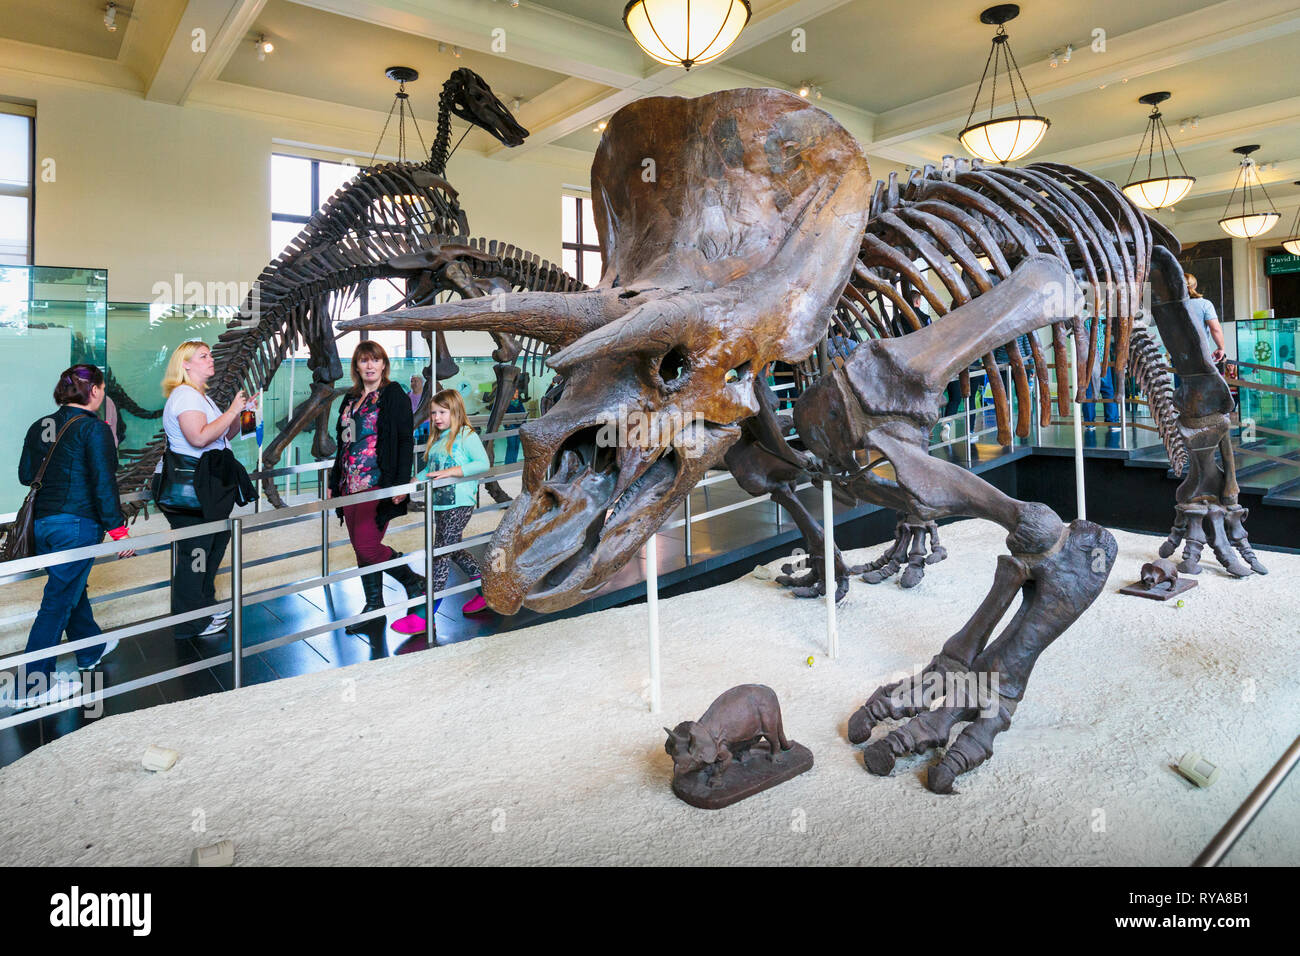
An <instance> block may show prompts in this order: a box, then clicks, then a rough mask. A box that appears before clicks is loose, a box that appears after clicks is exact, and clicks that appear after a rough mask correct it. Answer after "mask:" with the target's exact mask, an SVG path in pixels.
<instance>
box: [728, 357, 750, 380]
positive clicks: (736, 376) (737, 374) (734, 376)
mask: <svg viewBox="0 0 1300 956" xmlns="http://www.w3.org/2000/svg"><path fill="white" fill-rule="evenodd" d="M749 369H750V363H749V362H742V363H741V364H740V365H737V366H736V367H735V368H731V369H727V374H726V375H725V376H724V380H725V381H726V383H727V384H728V385H735V384H736V383H737V382H739V381H740V380H741V379H742V378H744V377H745V376H746V375H748V374H749Z"/></svg>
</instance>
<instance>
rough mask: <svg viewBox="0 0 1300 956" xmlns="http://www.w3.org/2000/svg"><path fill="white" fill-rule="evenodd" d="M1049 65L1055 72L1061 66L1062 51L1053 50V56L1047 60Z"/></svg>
mask: <svg viewBox="0 0 1300 956" xmlns="http://www.w3.org/2000/svg"><path fill="white" fill-rule="evenodd" d="M1047 65H1048V66H1050V67H1051V68H1052V69H1053V70H1054V69H1056V68H1057V67H1058V66H1060V65H1061V51H1060V50H1053V51H1052V55H1051V56H1050V57H1048V58H1047Z"/></svg>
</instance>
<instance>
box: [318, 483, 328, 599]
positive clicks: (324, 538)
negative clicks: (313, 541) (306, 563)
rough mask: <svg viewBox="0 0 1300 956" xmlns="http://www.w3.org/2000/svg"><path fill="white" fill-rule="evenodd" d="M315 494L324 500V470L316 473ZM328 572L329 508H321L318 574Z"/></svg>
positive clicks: (326, 575)
mask: <svg viewBox="0 0 1300 956" xmlns="http://www.w3.org/2000/svg"><path fill="white" fill-rule="evenodd" d="M316 494H317V497H319V498H320V500H321V501H324V500H325V472H324V471H318V472H317V473H316ZM329 573H330V509H329V508H322V509H321V513H320V576H321V577H323V578H327V577H329Z"/></svg>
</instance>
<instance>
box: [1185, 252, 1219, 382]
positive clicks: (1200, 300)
mask: <svg viewBox="0 0 1300 956" xmlns="http://www.w3.org/2000/svg"><path fill="white" fill-rule="evenodd" d="M1183 275H1184V277H1185V278H1186V279H1187V294H1188V296H1189V297H1190V298H1191V300H1192V301H1191V311H1192V318H1194V319H1200V320H1201V321H1202V322H1203V323H1204V324H1205V334H1206V336H1207V337H1209V339H1210V340H1211V341H1212V342H1213V343H1214V356H1213V359H1214V364H1215V365H1221V364H1222V362H1223V360H1224V359H1226V358H1227V357H1228V353H1227V351H1226V349H1225V348H1224V344H1223V326H1222V324H1220V322H1219V316H1218V315H1217V314H1216V313H1215V311H1214V305H1213V304H1212V303H1211V302H1210V300H1209V299H1207V298H1205V296H1203V295H1201V293H1200V292H1198V291H1197V290H1196V276H1194V275H1192V274H1191V273H1190V272H1185V273H1183Z"/></svg>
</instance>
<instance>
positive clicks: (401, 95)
mask: <svg viewBox="0 0 1300 956" xmlns="http://www.w3.org/2000/svg"><path fill="white" fill-rule="evenodd" d="M384 76H386V77H388V78H389V79H390V80H393V81H395V82H396V83H397V92H396V93H395V94H394V95H393V105H392V106H390V107H389V108H388V119H386V120H384V128H383V129H381V130H380V131H379V141H378V142H377V143H375V151H374V153H373V154H372V155H371V157H370V165H371V166H373V165H374V164H375V158H376V157H377V156H378V155H379V147H380V146H382V145H383V144H384V134H385V133H387V132H388V124H389V123H391V122H392V121H393V110H396V111H397V160H398V162H402V163H404V162H406V117H407V116H410V117H411V125H412V126H414V127H415V135H416V136H418V137H419V139H420V148H421V149H422V150H424V152H425V153H426V154H427V153H428V152H429V150H428V147H426V146H425V145H424V136H423V134H421V133H420V124H419V123H417V122H416V121H415V111H414V110H413V109H411V108H410V106H409V105H408V104H407V102H406V101H407V100H409V99H410V98H411V94H410V93H408V92H406V84H407V83H414V82H415V81H416V80H418V79H419V78H420V74H419V72H418V71H416V70H414V69H412V68H411V67H409V66H390V67H389V68H388V69H386V70H384Z"/></svg>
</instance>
